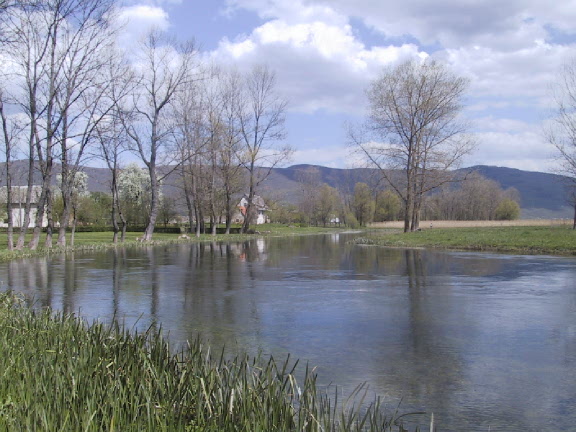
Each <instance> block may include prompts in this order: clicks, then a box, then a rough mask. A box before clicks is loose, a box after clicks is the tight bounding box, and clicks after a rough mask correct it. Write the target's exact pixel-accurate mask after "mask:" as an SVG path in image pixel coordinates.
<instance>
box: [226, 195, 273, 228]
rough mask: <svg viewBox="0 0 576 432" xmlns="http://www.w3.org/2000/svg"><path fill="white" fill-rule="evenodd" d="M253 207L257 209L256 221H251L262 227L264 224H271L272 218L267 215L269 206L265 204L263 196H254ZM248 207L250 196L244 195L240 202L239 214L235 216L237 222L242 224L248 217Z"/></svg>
mask: <svg viewBox="0 0 576 432" xmlns="http://www.w3.org/2000/svg"><path fill="white" fill-rule="evenodd" d="M252 205H253V206H254V209H255V220H254V221H251V222H252V223H255V224H256V225H261V224H263V223H269V222H270V217H269V216H268V215H267V214H266V213H267V212H268V210H269V208H268V206H267V205H266V203H265V202H264V200H263V199H262V197H261V196H259V195H254V198H253V199H252ZM247 206H248V195H244V196H243V197H242V199H241V200H240V202H239V203H238V214H236V215H235V216H234V218H233V219H234V220H235V221H236V222H242V221H243V218H244V217H246V207H247Z"/></svg>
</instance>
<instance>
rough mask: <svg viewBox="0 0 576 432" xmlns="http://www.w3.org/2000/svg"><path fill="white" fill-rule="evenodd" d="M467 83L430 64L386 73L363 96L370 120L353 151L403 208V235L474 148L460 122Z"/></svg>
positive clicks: (410, 64) (406, 65)
mask: <svg viewBox="0 0 576 432" xmlns="http://www.w3.org/2000/svg"><path fill="white" fill-rule="evenodd" d="M467 87H468V81H467V80H466V79H464V78H462V77H459V76H456V75H455V74H453V73H451V72H450V71H449V70H448V69H447V68H446V67H445V66H443V65H442V64H440V63H437V62H434V61H409V62H405V63H402V64H400V65H398V66H395V67H390V68H387V69H385V70H384V71H383V73H382V74H381V76H380V77H379V78H378V79H376V80H375V81H373V82H372V84H371V86H370V87H369V88H368V90H367V91H366V95H367V97H368V101H369V105H370V115H369V117H368V119H367V121H366V123H365V126H364V127H363V128H362V131H361V132H360V133H358V132H354V131H351V133H350V138H351V141H352V144H353V145H354V147H355V149H356V150H357V151H358V152H359V153H360V154H361V155H362V156H363V157H364V159H365V160H366V161H367V163H368V164H369V165H370V166H372V167H376V168H378V170H379V172H380V174H381V176H382V177H383V178H384V179H385V180H386V181H387V182H388V183H389V185H390V186H391V188H392V189H393V190H394V191H395V192H396V193H397V194H398V196H399V197H400V198H401V199H402V201H403V204H404V208H405V211H404V231H410V230H416V229H418V226H419V222H420V209H421V206H422V200H423V197H424V195H425V194H426V193H427V192H429V191H431V190H433V189H436V188H438V187H440V186H441V185H443V184H445V183H447V182H450V181H452V177H451V173H450V170H453V169H454V168H456V167H458V165H459V163H460V162H461V161H462V158H463V157H464V156H465V155H466V154H468V153H469V152H470V151H472V149H473V147H474V145H473V141H472V140H471V139H470V136H469V135H468V134H467V133H466V132H467V130H468V124H467V122H466V121H464V120H462V118H461V115H460V114H461V111H462V99H463V97H464V93H465V91H466V89H467Z"/></svg>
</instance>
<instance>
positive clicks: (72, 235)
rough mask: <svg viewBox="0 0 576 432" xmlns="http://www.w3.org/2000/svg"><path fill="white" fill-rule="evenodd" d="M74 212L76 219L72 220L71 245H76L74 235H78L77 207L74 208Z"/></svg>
mask: <svg viewBox="0 0 576 432" xmlns="http://www.w3.org/2000/svg"><path fill="white" fill-rule="evenodd" d="M72 212H73V214H74V219H73V220H72V232H71V233H70V246H71V247H74V236H75V235H76V222H78V221H77V219H76V209H75V208H74V209H72Z"/></svg>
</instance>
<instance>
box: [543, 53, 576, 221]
mask: <svg viewBox="0 0 576 432" xmlns="http://www.w3.org/2000/svg"><path fill="white" fill-rule="evenodd" d="M554 90H555V94H554V96H555V100H556V112H555V116H554V118H553V119H552V122H551V124H550V126H549V127H548V128H547V130H546V131H545V133H546V137H547V139H548V142H550V143H551V144H552V145H553V146H554V147H555V148H556V160H557V162H558V165H557V167H558V172H559V174H563V175H565V176H566V177H567V181H566V185H565V187H566V189H567V191H568V201H569V202H570V203H571V204H572V205H573V206H574V222H573V225H572V226H573V228H574V229H576V200H574V196H575V195H576V192H575V191H576V60H572V61H571V62H570V63H567V64H566V65H564V67H563V69H562V71H561V73H560V76H559V79H558V81H557V82H556V84H555V88H554Z"/></svg>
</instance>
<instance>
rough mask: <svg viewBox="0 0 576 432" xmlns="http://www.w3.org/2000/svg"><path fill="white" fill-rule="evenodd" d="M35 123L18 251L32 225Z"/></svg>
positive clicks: (17, 245)
mask: <svg viewBox="0 0 576 432" xmlns="http://www.w3.org/2000/svg"><path fill="white" fill-rule="evenodd" d="M33 128H34V122H33V123H32V124H31V125H30V129H31V132H30V142H29V151H30V155H29V156H28V183H27V184H28V188H27V190H26V204H25V205H24V220H23V221H22V226H21V227H20V235H19V236H18V242H17V243H16V249H17V250H22V249H23V248H24V242H25V241H26V232H27V231H28V226H29V225H30V210H31V209H32V191H33V187H34V132H33Z"/></svg>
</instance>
